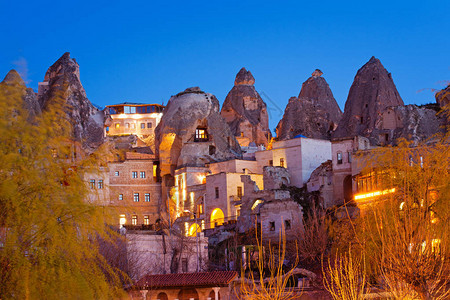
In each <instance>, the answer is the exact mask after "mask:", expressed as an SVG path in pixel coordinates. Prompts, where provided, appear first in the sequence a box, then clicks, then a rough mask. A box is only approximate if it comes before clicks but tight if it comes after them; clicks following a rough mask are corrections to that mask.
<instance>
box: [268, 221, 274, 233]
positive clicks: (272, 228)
mask: <svg viewBox="0 0 450 300" xmlns="http://www.w3.org/2000/svg"><path fill="white" fill-rule="evenodd" d="M269 229H270V231H275V222H269Z"/></svg>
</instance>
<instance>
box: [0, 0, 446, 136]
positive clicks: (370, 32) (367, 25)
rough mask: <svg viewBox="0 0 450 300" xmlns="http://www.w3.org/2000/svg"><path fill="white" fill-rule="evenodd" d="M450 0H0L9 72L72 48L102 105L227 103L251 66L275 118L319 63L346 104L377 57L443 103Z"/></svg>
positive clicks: (43, 63)
mask: <svg viewBox="0 0 450 300" xmlns="http://www.w3.org/2000/svg"><path fill="white" fill-rule="evenodd" d="M449 11H450V1H448V0H443V1H395V0H391V1H354V2H348V1H305V3H303V1H283V2H281V1H276V2H275V1H274V2H271V3H270V2H264V1H220V2H218V1H164V2H163V1H161V2H156V1H148V0H147V1H120V2H118V1H45V0H44V1H29V0H27V1H13V0H8V1H6V0H0V32H1V40H0V43H1V46H0V77H1V78H3V77H4V76H5V75H6V73H7V72H8V71H9V70H10V69H12V68H15V69H16V70H18V71H19V72H20V73H21V74H22V76H23V77H24V79H25V80H26V81H27V83H28V86H30V87H32V88H34V89H35V90H37V84H38V82H39V81H42V80H43V78H44V75H45V72H46V70H47V68H48V67H49V66H50V65H52V64H53V63H54V62H55V61H56V60H57V59H58V58H59V57H60V56H61V55H62V54H63V53H64V52H66V51H68V52H71V56H72V57H73V58H75V59H76V60H77V62H78V63H79V64H80V73H81V81H82V84H83V86H84V88H85V89H86V93H87V96H88V98H89V99H90V100H91V101H92V102H93V103H95V104H98V105H102V106H104V105H107V104H115V103H119V102H123V101H132V102H144V103H162V102H164V103H167V101H168V99H169V98H170V96H171V95H174V94H176V93H178V92H180V91H182V90H184V89H186V88H187V87H191V86H200V87H201V88H202V90H204V91H206V92H209V93H212V94H214V95H216V96H217V98H218V99H219V101H220V102H221V103H222V102H223V100H224V99H225V97H226V95H227V93H228V91H229V90H230V89H231V88H232V87H233V82H234V77H235V75H236V73H237V72H238V71H239V69H240V68H241V67H246V68H247V69H248V70H250V71H251V72H252V73H253V76H254V77H255V79H256V83H255V87H256V89H257V91H258V92H259V93H260V94H261V96H262V98H263V100H264V101H265V102H266V103H267V105H268V108H269V113H270V115H269V118H270V128H271V129H272V130H273V129H274V128H275V126H276V124H277V123H278V121H279V120H280V119H281V117H282V115H283V112H284V108H285V106H286V104H287V102H288V99H289V97H291V96H297V95H298V93H299V92H300V88H301V84H302V83H303V82H304V81H305V80H306V79H307V78H308V77H309V76H310V75H311V73H312V72H313V71H314V69H316V68H319V69H321V70H322V71H323V72H324V75H323V77H324V78H325V79H326V80H327V82H328V84H329V85H330V87H331V90H332V91H333V94H334V97H335V98H336V100H337V101H338V103H339V105H340V107H341V109H342V110H343V109H344V104H345V100H346V98H347V94H348V91H349V88H350V86H351V84H352V81H353V78H354V76H355V74H356V71H357V70H358V69H359V68H360V67H361V66H362V65H364V64H365V63H366V62H367V61H368V60H369V59H370V57H371V56H372V55H373V56H375V57H377V58H379V59H380V60H381V62H382V63H383V65H384V66H385V68H386V69H387V70H388V71H389V72H391V73H392V75H393V79H394V82H395V84H396V85H397V89H398V91H399V93H400V95H401V96H402V98H403V100H404V102H405V103H406V104H412V103H414V104H424V103H429V102H433V101H434V93H433V92H432V89H441V88H443V87H444V86H445V84H446V82H448V81H449V80H450V38H449V35H450V33H449V32H450V17H449Z"/></svg>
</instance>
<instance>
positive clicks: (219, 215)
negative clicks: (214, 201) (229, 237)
mask: <svg viewBox="0 0 450 300" xmlns="http://www.w3.org/2000/svg"><path fill="white" fill-rule="evenodd" d="M224 218H225V216H224V214H223V211H222V210H221V209H220V208H216V209H214V210H213V211H212V213H211V228H214V227H216V226H220V225H222V224H223V221H224Z"/></svg>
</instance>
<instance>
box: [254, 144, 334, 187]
mask: <svg viewBox="0 0 450 300" xmlns="http://www.w3.org/2000/svg"><path fill="white" fill-rule="evenodd" d="M255 157H256V161H257V162H258V171H257V172H258V173H262V172H263V168H264V166H281V167H284V168H286V169H287V170H288V172H289V174H290V176H291V180H290V184H291V185H293V186H296V187H300V188H301V187H303V185H304V184H305V183H306V182H307V181H308V179H309V177H310V176H311V173H312V172H313V171H314V170H315V169H316V168H317V167H318V166H320V164H321V163H323V162H324V161H327V160H328V159H331V142H330V141H328V140H319V139H310V138H295V139H291V140H286V141H277V142H274V143H273V144H272V149H271V150H267V151H258V152H256V153H255Z"/></svg>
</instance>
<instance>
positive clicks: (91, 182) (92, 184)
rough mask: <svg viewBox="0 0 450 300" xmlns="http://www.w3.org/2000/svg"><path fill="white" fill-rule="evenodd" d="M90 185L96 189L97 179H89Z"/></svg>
mask: <svg viewBox="0 0 450 300" xmlns="http://www.w3.org/2000/svg"><path fill="white" fill-rule="evenodd" d="M89 187H90V188H91V189H95V179H91V180H89Z"/></svg>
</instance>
